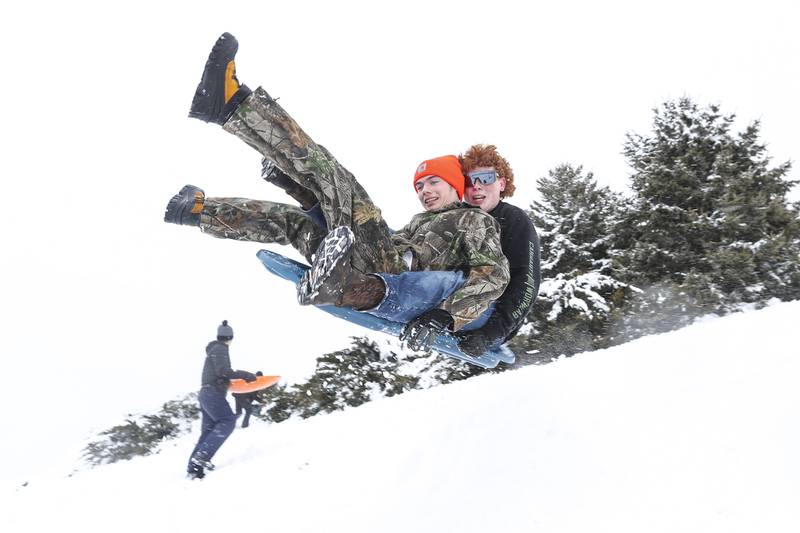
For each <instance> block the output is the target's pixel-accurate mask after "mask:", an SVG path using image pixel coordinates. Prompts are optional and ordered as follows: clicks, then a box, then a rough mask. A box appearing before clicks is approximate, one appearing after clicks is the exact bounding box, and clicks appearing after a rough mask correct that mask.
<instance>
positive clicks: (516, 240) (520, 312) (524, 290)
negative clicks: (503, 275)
mask: <svg viewBox="0 0 800 533" xmlns="http://www.w3.org/2000/svg"><path fill="white" fill-rule="evenodd" d="M489 214H490V215H492V216H493V217H494V218H495V219H496V220H497V222H498V223H499V224H500V245H501V246H502V248H503V255H505V256H506V258H507V259H508V266H509V270H510V274H511V280H510V281H509V282H508V285H507V286H506V288H505V291H503V294H502V295H501V296H500V298H498V299H497V300H496V301H495V307H494V312H493V313H492V315H491V316H490V317H489V320H488V321H487V322H486V324H485V325H483V326H482V327H480V328H478V329H477V330H476V331H477V332H480V333H482V334H483V335H486V337H487V338H489V339H503V342H506V341H508V340H509V339H511V338H512V337H513V336H514V335H516V334H517V331H518V330H519V328H520V326H522V323H523V321H524V320H525V316H526V315H527V314H528V312H529V311H530V310H531V308H532V307H533V302H534V300H536V295H537V294H538V293H539V283H540V282H541V272H540V265H539V263H540V255H539V235H537V233H536V229H535V228H534V227H533V222H531V219H530V217H528V215H527V214H526V213H525V211H523V210H522V209H520V208H519V207H516V206H513V205H511V204H507V203H505V202H503V201H501V202H500V203H498V204H497V207H495V208H494V209H492V211H491V212H490V213H489Z"/></svg>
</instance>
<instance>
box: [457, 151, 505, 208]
mask: <svg viewBox="0 0 800 533" xmlns="http://www.w3.org/2000/svg"><path fill="white" fill-rule="evenodd" d="M458 160H459V162H460V163H461V170H462V171H463V172H464V175H465V176H466V175H467V174H468V173H469V172H471V171H472V170H473V169H475V168H478V167H494V170H495V171H496V172H497V176H498V177H499V178H505V179H506V189H505V190H504V191H503V192H501V193H500V198H508V197H510V196H514V190H515V189H516V187H515V186H514V171H513V170H511V165H509V164H508V161H506V159H505V158H504V157H503V156H501V155H500V154H498V153H497V147H496V146H495V145H493V144H488V145H487V144H474V145H472V146H470V147H469V150H467V151H466V152H465V153H464V154H462V155H460V156H458Z"/></svg>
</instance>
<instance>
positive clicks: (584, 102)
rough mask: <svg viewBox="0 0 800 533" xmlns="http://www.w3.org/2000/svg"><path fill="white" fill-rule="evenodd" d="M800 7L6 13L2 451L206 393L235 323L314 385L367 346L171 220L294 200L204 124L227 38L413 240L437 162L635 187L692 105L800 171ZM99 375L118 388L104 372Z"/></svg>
mask: <svg viewBox="0 0 800 533" xmlns="http://www.w3.org/2000/svg"><path fill="white" fill-rule="evenodd" d="M523 4H524V7H523ZM756 5H757V7H756ZM490 6H491V7H490ZM234 9H235V11H234ZM798 14H800V12H798V8H797V7H795V6H794V5H793V3H792V2H788V1H787V2H769V1H767V2H759V3H758V4H756V3H753V2H686V1H682V0H679V1H670V2H659V3H652V2H641V1H638V2H634V1H631V2H603V3H600V2H588V1H586V2H570V3H561V4H558V5H556V3H554V2H527V3H523V2H504V1H497V0H496V1H494V2H491V3H489V2H471V1H454V2H436V1H431V0H429V1H426V2H416V1H410V2H397V3H394V4H386V3H379V2H348V1H339V2H322V1H319V2H317V1H306V2H287V1H281V2H270V1H260V2H236V3H235V4H231V3H222V2H147V1H144V2H138V3H136V4H135V5H134V4H131V5H125V6H120V5H117V4H115V3H109V2H96V3H95V2H25V3H22V2H17V3H12V4H9V5H7V6H5V7H3V11H2V16H0V43H2V45H3V50H4V52H5V57H6V60H5V61H4V64H5V68H3V69H2V74H1V76H2V83H0V97H1V98H2V101H3V102H4V113H3V120H2V122H0V136H1V137H2V139H0V142H1V144H0V146H2V147H3V148H2V156H0V175H1V176H2V180H0V187H2V191H3V200H4V210H3V214H4V217H3V223H2V225H0V233H2V243H3V248H4V250H3V253H2V263H0V265H1V266H2V274H0V284H2V287H0V288H1V289H2V296H1V297H2V301H3V304H2V306H1V307H0V313H1V314H0V329H1V330H2V337H3V356H4V358H5V361H4V362H3V364H4V368H5V369H6V376H7V381H10V383H7V384H6V385H4V387H3V388H2V389H0V395H2V397H0V406H2V407H0V409H2V417H3V419H4V420H5V421H7V424H9V426H10V427H12V428H15V429H18V430H19V431H18V432H17V437H18V438H16V439H10V440H6V442H3V443H2V446H3V449H2V450H0V458H2V459H1V460H3V461H6V460H8V458H9V457H13V456H14V455H13V452H14V450H15V449H19V447H21V446H25V447H30V446H40V447H41V448H42V450H43V453H44V452H45V451H47V450H51V449H52V446H51V443H49V442H47V441H45V440H43V435H44V433H43V432H42V431H43V430H40V429H36V428H35V427H34V425H33V421H32V417H33V416H34V413H35V411H36V410H37V409H40V408H58V409H61V410H62V412H63V415H64V416H63V417H62V420H61V422H59V423H60V424H61V426H59V427H58V428H56V429H57V430H58V431H59V432H60V434H61V435H63V436H74V435H75V434H85V432H86V428H76V427H73V426H71V425H70V413H71V412H73V411H74V410H87V409H91V410H95V411H96V412H97V426H98V428H104V427H107V426H108V425H109V423H116V422H118V421H119V419H120V416H121V413H122V414H124V413H125V412H126V411H125V410H126V409H129V408H130V407H129V406H131V405H135V406H137V407H138V406H141V405H142V401H141V398H142V397H146V398H151V401H152V403H153V405H154V406H158V405H160V404H161V403H162V402H163V401H165V400H167V399H169V398H170V397H172V396H173V395H182V394H184V393H185V392H188V391H190V390H193V389H194V388H195V387H196V386H197V382H198V380H199V371H200V366H201V365H202V358H203V347H204V346H205V343H206V342H207V341H208V340H210V339H211V338H212V337H213V336H214V332H215V329H214V328H215V327H216V324H217V323H218V322H219V321H220V320H222V319H223V318H227V319H228V320H230V322H231V324H232V325H233V327H234V328H235V330H236V341H235V343H234V346H233V349H232V356H233V360H234V365H235V366H239V367H242V368H247V369H251V370H257V369H260V370H264V371H265V372H268V373H277V374H284V375H287V376H289V377H298V376H301V375H302V374H303V373H305V372H308V371H309V370H310V369H311V368H312V366H311V365H312V363H313V357H314V356H315V355H317V354H320V353H322V352H323V351H331V350H334V349H338V348H341V347H344V346H346V345H347V343H348V341H347V337H348V336H350V335H355V334H360V333H362V330H359V329H358V328H356V327H355V326H350V325H348V324H344V323H342V322H340V321H335V320H333V319H332V318H330V317H328V316H325V315H323V314H321V313H319V312H317V311H315V310H312V309H302V308H299V307H298V306H297V305H296V304H295V303H294V295H293V289H292V287H291V286H289V285H288V284H286V283H285V282H282V281H280V280H277V279H272V278H271V277H269V276H268V275H267V274H266V273H265V271H263V269H262V267H261V265H260V264H259V263H258V261H257V260H256V258H255V252H256V251H257V250H258V248H259V246H258V245H256V244H245V243H238V242H233V241H221V240H214V239H211V238H209V237H207V236H204V235H201V234H200V233H199V232H197V231H195V230H192V229H190V228H179V227H177V226H167V225H165V224H164V223H163V222H162V216H163V210H164V207H165V205H166V202H167V200H168V199H169V197H170V196H171V195H172V194H174V193H175V192H176V191H177V190H178V189H179V188H180V187H181V186H182V185H184V184H185V183H193V184H196V185H199V186H201V187H203V188H204V189H205V190H206V192H207V193H208V194H209V195H212V196H213V195H226V196H229V195H239V196H248V197H258V198H267V199H272V200H280V201H282V200H284V198H283V196H281V194H279V192H277V191H275V190H273V189H271V188H270V187H269V186H267V185H265V184H263V183H262V182H261V181H260V179H259V178H258V171H259V160H260V158H259V156H258V155H257V154H255V152H252V151H251V150H250V149H249V148H247V147H246V146H244V145H243V144H242V143H240V142H239V141H237V140H236V139H235V138H233V137H231V136H229V135H227V134H226V133H224V132H222V131H221V130H220V129H219V128H216V127H214V126H211V125H206V124H204V123H201V122H198V121H193V120H190V119H188V118H186V113H187V111H188V106H189V103H190V101H191V97H192V95H193V93H194V88H195V86H196V84H197V82H198V80H199V78H200V74H201V71H202V67H203V64H204V62H205V59H206V56H207V54H208V51H209V50H210V47H211V45H213V43H214V40H215V39H216V38H217V36H218V35H219V34H220V33H222V32H223V31H229V32H231V33H233V34H234V35H236V37H237V38H238V39H239V42H240V52H239V55H238V57H237V66H238V72H239V77H240V79H241V80H242V81H243V82H245V83H247V84H248V85H250V86H251V87H253V88H254V87H256V86H258V85H263V86H264V87H265V88H266V89H267V90H268V91H269V92H270V93H271V94H272V95H273V96H276V97H280V99H281V100H280V101H281V103H282V105H283V106H284V107H285V108H286V109H287V110H288V111H289V112H290V113H291V114H292V115H293V116H294V117H295V118H296V119H297V121H298V122H299V123H300V125H301V126H302V127H303V128H304V129H305V130H306V131H307V132H308V133H309V134H310V135H311V136H312V137H313V138H314V139H315V140H316V141H318V142H320V143H322V144H324V145H325V146H326V147H327V148H329V149H330V150H331V151H332V152H333V153H334V154H335V155H336V156H337V158H338V159H339V160H340V161H341V162H342V163H343V164H344V165H345V166H347V167H348V168H349V169H350V170H351V171H353V172H354V173H355V174H356V175H357V176H358V177H359V178H360V179H361V181H362V183H363V185H364V186H365V187H366V188H367V190H368V191H369V192H370V194H371V195H372V197H373V199H374V200H375V202H376V203H377V204H378V205H379V206H380V207H381V208H382V209H383V211H384V215H385V216H386V218H387V220H388V221H389V223H390V225H392V226H400V225H402V224H403V223H405V222H406V221H407V220H408V219H409V217H410V216H411V215H412V214H413V213H415V212H417V211H418V210H419V207H418V205H417V202H416V198H415V196H414V194H413V193H412V188H411V177H412V174H413V169H414V168H415V167H416V165H417V164H418V163H419V161H421V160H423V159H426V158H429V157H434V156H438V155H442V154H446V153H458V152H460V151H463V150H465V149H466V148H467V147H468V146H469V145H471V144H473V143H476V142H487V143H494V144H497V145H498V146H499V148H500V151H501V152H502V153H503V154H504V155H505V156H506V157H507V159H508V160H509V161H510V162H511V164H512V166H513V168H514V170H515V174H516V176H517V184H518V192H517V194H516V196H515V197H514V199H513V200H512V201H513V202H514V203H516V204H517V205H520V206H522V207H526V206H527V205H528V204H529V203H530V202H531V200H532V199H533V198H534V194H535V180H536V179H537V178H539V177H541V176H544V175H546V173H547V171H548V170H549V169H551V168H553V167H554V166H556V165H558V164H560V163H563V162H571V163H574V164H583V165H584V166H585V168H587V169H588V170H592V171H594V172H595V176H596V177H597V178H598V180H599V181H600V182H601V183H606V184H609V185H611V186H612V187H614V188H615V189H618V190H624V188H625V186H626V177H627V167H626V165H625V162H624V160H623V158H622V156H621V155H620V152H621V148H622V143H623V141H624V136H625V133H626V132H629V131H637V132H646V131H648V129H649V126H650V122H651V117H652V108H654V107H656V106H657V105H659V104H660V103H661V102H663V101H664V100H666V99H670V98H677V97H680V96H683V95H688V96H691V97H693V98H694V99H695V100H696V101H698V102H699V103H720V104H722V106H723V110H724V111H726V112H735V113H737V114H738V116H739V117H740V118H741V119H742V122H743V123H744V122H749V121H751V120H754V119H761V120H762V125H763V128H762V139H763V140H764V141H765V142H767V143H768V145H769V149H770V153H771V155H772V156H773V157H774V160H775V161H776V162H781V161H784V160H787V159H794V158H797V154H798V151H799V150H798V142H797V135H796V133H795V131H796V127H797V124H798V123H800V106H798V99H797V98H798V97H797V95H798V94H800V63H799V62H798V60H797V58H798V57H800V39H798V38H797V27H798V22H800V17H798ZM793 175H794V176H797V170H795V171H794V172H793ZM274 249H278V248H277V247H275V248H274ZM97 369H101V370H102V369H105V370H107V372H108V376H109V378H110V379H109V382H108V383H100V384H96V383H89V382H87V380H86V379H84V378H83V376H86V375H94V374H95V373H96V372H95V371H96V370H97ZM90 370H91V372H90ZM16 380H21V382H22V383H21V384H18V383H16ZM32 382H33V383H32ZM133 397H135V398H137V401H136V402H131V400H130V399H131V398H133ZM82 418H83V417H82ZM3 434H4V435H7V434H8V433H7V432H6V431H5V428H4V431H3ZM6 447H9V449H8V450H6ZM15 447H16V448H15ZM50 453H52V452H50Z"/></svg>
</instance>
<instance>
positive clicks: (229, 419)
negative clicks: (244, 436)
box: [189, 387, 236, 468]
mask: <svg viewBox="0 0 800 533" xmlns="http://www.w3.org/2000/svg"><path fill="white" fill-rule="evenodd" d="M225 396H226V393H224V392H221V391H219V390H217V389H215V388H213V387H203V388H202V389H200V393H199V394H198V395H197V398H198V400H199V401H200V410H201V411H202V413H203V421H202V428H203V429H202V432H201V433H200V438H199V439H198V440H197V444H196V445H195V447H194V450H192V455H190V456H189V460H191V458H192V457H194V456H195V454H197V456H198V457H200V458H201V459H203V460H205V461H210V460H211V458H212V457H214V454H215V453H217V450H219V448H220V446H222V444H223V443H224V442H225V441H226V440H227V438H228V437H229V436H230V434H231V433H233V428H234V427H236V415H235V414H233V410H232V409H231V406H230V404H229V403H228V400H227V399H226V398H225ZM189 468H191V464H190V465H189Z"/></svg>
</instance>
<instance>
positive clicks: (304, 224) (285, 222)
mask: <svg viewBox="0 0 800 533" xmlns="http://www.w3.org/2000/svg"><path fill="white" fill-rule="evenodd" d="M200 230H201V231H202V232H203V233H207V234H209V235H212V236H214V237H219V238H222V239H235V240H239V241H253V242H265V243H266V242H271V243H276V244H288V245H290V246H293V247H294V248H295V249H296V250H297V251H298V252H300V253H301V254H303V257H305V258H306V260H307V261H308V262H309V263H311V255H312V254H313V253H314V252H316V251H317V246H319V243H320V242H321V241H322V239H323V238H324V237H325V235H326V233H325V231H324V230H323V229H322V228H320V227H319V226H318V225H317V224H316V223H315V222H314V220H313V219H312V218H311V217H309V216H308V215H307V214H306V212H305V211H303V210H302V209H300V208H299V207H295V206H293V205H287V204H279V203H276V202H268V201H266V200H250V199H248V198H206V200H205V203H204V205H203V212H202V213H201V214H200Z"/></svg>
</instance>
